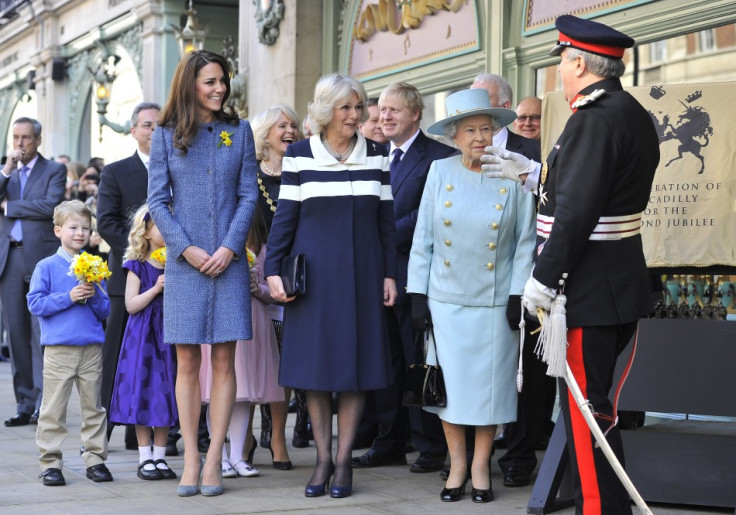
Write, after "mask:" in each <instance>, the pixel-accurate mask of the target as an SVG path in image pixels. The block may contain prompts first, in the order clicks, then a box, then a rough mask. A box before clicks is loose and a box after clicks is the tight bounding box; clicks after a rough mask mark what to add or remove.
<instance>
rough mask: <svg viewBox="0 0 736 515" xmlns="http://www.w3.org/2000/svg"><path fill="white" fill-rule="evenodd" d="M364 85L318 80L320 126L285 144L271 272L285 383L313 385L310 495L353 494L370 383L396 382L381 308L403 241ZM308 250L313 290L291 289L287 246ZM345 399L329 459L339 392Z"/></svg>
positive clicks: (391, 292) (314, 116)
mask: <svg viewBox="0 0 736 515" xmlns="http://www.w3.org/2000/svg"><path fill="white" fill-rule="evenodd" d="M365 102H366V93H365V89H363V86H362V85H361V84H360V83H359V82H357V81H356V80H354V79H351V78H350V77H346V76H344V75H328V76H326V77H322V78H321V79H320V80H319V82H317V85H316V87H315V91H314V102H312V103H311V104H310V105H309V118H310V123H311V124H312V128H313V129H314V130H315V131H316V134H315V135H314V136H312V137H311V138H310V139H309V140H303V141H300V142H298V143H294V144H292V145H290V146H289V148H288V149H287V151H286V156H285V157H284V159H283V163H282V174H281V189H280V191H279V204H278V208H277V209H276V214H275V215H274V219H273V223H272V225H271V233H270V235H269V238H268V256H267V257H266V263H265V269H264V273H265V275H266V278H267V280H268V285H269V288H270V290H271V296H272V297H273V298H275V299H276V300H279V301H282V302H287V304H286V308H285V313H284V337H283V352H282V354H281V370H280V372H279V380H280V382H281V384H282V385H283V386H291V387H294V388H303V389H305V390H307V409H308V411H309V418H310V419H311V420H312V429H313V432H314V443H315V445H316V447H317V464H316V467H315V470H314V474H313V475H312V478H311V479H310V481H309V483H308V484H307V487H306V488H305V490H304V493H305V495H306V496H307V497H317V496H321V495H324V494H325V491H326V488H325V487H326V485H327V483H328V482H329V479H330V476H331V475H332V472H333V470H334V473H335V480H334V481H333V483H332V488H331V489H330V495H331V496H332V497H346V496H348V495H350V493H351V491H352V468H351V464H350V460H351V458H352V447H353V440H354V438H355V433H356V431H357V429H358V424H359V422H360V417H361V415H362V412H363V402H364V393H363V392H364V391H365V390H374V389H378V388H383V387H385V386H388V385H389V384H390V382H391V356H390V352H389V347H388V333H387V331H388V329H387V326H386V321H385V318H384V317H385V315H384V306H391V305H393V303H394V301H395V300H396V281H395V278H396V243H395V237H394V233H395V228H394V218H393V197H392V196H391V184H390V178H389V172H388V158H387V156H386V148H385V147H384V146H383V145H378V144H377V143H375V142H373V141H370V140H366V139H365V138H363V136H362V135H361V134H360V133H359V132H358V124H359V123H360V122H363V121H365V119H366V115H365V111H364V110H363V106H364V105H365ZM298 253H303V254H304V255H305V257H306V265H307V267H306V273H307V278H306V284H307V292H306V294H305V295H304V296H303V297H299V298H297V299H294V298H293V297H286V295H285V293H284V288H283V284H282V281H281V278H280V276H279V265H280V263H281V260H282V259H283V258H285V257H286V256H288V255H289V254H298ZM333 391H336V392H338V395H339V404H338V412H337V426H338V435H337V456H336V462H335V466H334V467H333V463H332V404H331V392H333Z"/></svg>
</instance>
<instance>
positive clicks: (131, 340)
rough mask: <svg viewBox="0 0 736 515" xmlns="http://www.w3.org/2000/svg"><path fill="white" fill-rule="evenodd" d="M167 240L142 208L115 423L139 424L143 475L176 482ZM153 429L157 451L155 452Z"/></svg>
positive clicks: (126, 263)
mask: <svg viewBox="0 0 736 515" xmlns="http://www.w3.org/2000/svg"><path fill="white" fill-rule="evenodd" d="M165 259H166V254H165V247H164V240H163V238H162V237H161V233H160V232H159V230H158V228H157V227H156V224H155V223H153V220H152V219H151V215H150V214H149V213H148V206H147V205H145V204H144V205H143V206H141V207H140V208H139V209H138V211H137V212H136V214H135V216H134V217H133V223H132V225H131V229H130V234H129V235H128V248H127V249H126V251H125V256H123V269H124V270H127V271H128V275H127V279H126V284H125V308H126V309H127V310H128V313H130V317H129V318H128V324H127V326H126V327H125V335H124V336H123V342H122V344H121V348H120V358H119V359H118V369H117V373H116V374H115V387H114V389H113V393H112V401H111V403H110V417H109V418H110V421H111V422H113V423H116V424H135V431H136V436H137V437H138V453H139V461H138V477H139V478H141V479H147V480H151V479H175V478H176V473H175V472H174V471H173V470H171V469H170V468H169V465H168V464H167V463H166V460H165V459H164V457H165V453H166V437H167V434H168V431H169V427H170V426H172V425H174V423H176V419H177V416H178V414H177V410H176V398H175V392H174V387H175V384H176V360H175V357H174V349H173V347H172V346H171V345H168V344H166V343H164V339H163V295H162V293H163V290H164V261H165ZM151 427H153V450H151Z"/></svg>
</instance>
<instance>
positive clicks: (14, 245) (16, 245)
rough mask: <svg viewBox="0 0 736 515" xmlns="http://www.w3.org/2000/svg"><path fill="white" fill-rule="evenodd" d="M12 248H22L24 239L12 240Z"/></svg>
mask: <svg viewBox="0 0 736 515" xmlns="http://www.w3.org/2000/svg"><path fill="white" fill-rule="evenodd" d="M10 248H11V249H22V248H23V242H22V241H11V242H10Z"/></svg>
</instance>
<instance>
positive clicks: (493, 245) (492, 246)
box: [488, 242, 496, 250]
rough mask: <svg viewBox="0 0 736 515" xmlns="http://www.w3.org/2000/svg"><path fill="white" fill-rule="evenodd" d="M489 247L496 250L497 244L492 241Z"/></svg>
mask: <svg viewBox="0 0 736 515" xmlns="http://www.w3.org/2000/svg"><path fill="white" fill-rule="evenodd" d="M488 248H489V249H491V250H496V244H495V243H493V242H491V243H489V244H488Z"/></svg>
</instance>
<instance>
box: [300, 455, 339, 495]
mask: <svg viewBox="0 0 736 515" xmlns="http://www.w3.org/2000/svg"><path fill="white" fill-rule="evenodd" d="M334 472H335V465H334V464H332V463H330V468H329V471H328V472H327V479H325V482H324V483H319V484H316V485H307V486H306V487H304V496H305V497H322V496H323V495H325V494H326V493H327V488H328V487H329V485H330V478H332V474H333V473H334Z"/></svg>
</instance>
